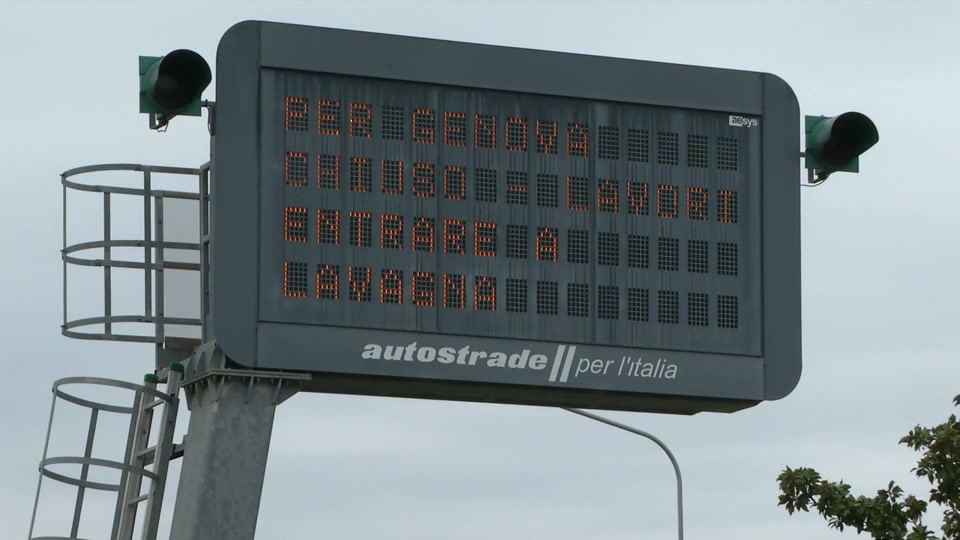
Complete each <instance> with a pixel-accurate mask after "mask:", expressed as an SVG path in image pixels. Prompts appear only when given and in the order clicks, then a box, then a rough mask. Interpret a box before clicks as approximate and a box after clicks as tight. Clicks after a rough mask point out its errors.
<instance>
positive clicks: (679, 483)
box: [564, 407, 683, 540]
mask: <svg viewBox="0 0 960 540" xmlns="http://www.w3.org/2000/svg"><path fill="white" fill-rule="evenodd" d="M564 410H565V411H570V412H572V413H573V414H579V415H580V416H584V417H586V418H589V419H591V420H596V421H597V422H600V423H603V424H607V425H608V426H613V427H615V428H617V429H622V430H624V431H629V432H630V433H633V434H634V435H640V436H641V437H646V438H647V439H650V440H651V441H653V442H654V443H656V445H657V446H659V447H660V449H661V450H663V451H664V453H665V454H667V457H668V458H670V463H672V464H673V472H674V473H676V475H677V538H678V540H683V479H682V478H681V476H680V464H679V463H677V458H676V457H674V455H673V452H671V451H670V449H669V448H667V445H666V444H664V443H663V441H661V440H660V439H658V438H657V437H655V436H654V435H652V434H650V433H647V432H646V431H643V430H642V429H637V428H635V427H631V426H628V425H626V424H621V423H620V422H616V421H614V420H610V419H609V418H604V417H602V416H598V415H596V414H593V413H589V412H587V411H584V410H581V409H568V408H566V407H564Z"/></svg>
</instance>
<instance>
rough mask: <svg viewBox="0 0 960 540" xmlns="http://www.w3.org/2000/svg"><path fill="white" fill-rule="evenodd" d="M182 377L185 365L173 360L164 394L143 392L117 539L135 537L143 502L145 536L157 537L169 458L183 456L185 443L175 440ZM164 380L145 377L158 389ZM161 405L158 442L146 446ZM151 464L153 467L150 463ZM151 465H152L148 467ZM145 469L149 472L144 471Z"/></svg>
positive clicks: (145, 539) (146, 383)
mask: <svg viewBox="0 0 960 540" xmlns="http://www.w3.org/2000/svg"><path fill="white" fill-rule="evenodd" d="M182 378H183V366H182V365H180V364H172V365H171V366H170V368H169V369H167V370H166V381H165V382H166V389H165V391H164V394H165V396H163V397H159V398H151V396H149V395H148V394H146V393H144V394H141V399H140V403H139V407H137V412H136V414H137V418H136V428H135V429H136V430H135V432H134V435H133V440H132V441H128V447H127V452H126V455H127V465H128V466H129V468H128V470H129V473H128V474H126V475H125V477H124V478H123V479H122V480H121V485H120V497H122V502H121V503H120V515H119V523H118V528H115V530H116V531H117V536H116V540H133V534H134V527H135V525H136V520H137V508H138V506H139V505H140V503H142V502H146V503H147V507H146V512H145V514H144V525H143V534H142V535H141V538H142V540H156V538H157V535H158V534H159V527H160V510H161V507H162V506H163V494H164V491H165V490H166V484H167V470H168V469H169V467H170V460H172V459H176V458H178V457H181V456H183V445H182V444H179V445H175V444H174V442H173V435H174V430H175V428H176V424H177V412H178V411H179V405H180V397H179V396H180V383H181V381H182ZM160 382H161V379H160V377H158V376H156V375H149V376H147V377H145V379H144V386H145V387H146V388H149V389H151V390H156V389H157V385H158V384H159V383H160ZM157 408H161V413H160V414H161V417H160V427H159V429H158V432H157V442H156V444H155V445H154V446H149V447H148V446H147V444H149V441H150V433H151V430H152V428H153V422H154V413H155V411H156V409H157ZM151 466H152V467H151ZM148 467H151V468H150V469H148ZM140 471H144V472H145V473H146V474H144V473H141V472H140ZM144 476H147V477H148V478H149V479H150V480H151V482H150V483H149V486H148V488H147V490H146V492H142V483H143V477H144Z"/></svg>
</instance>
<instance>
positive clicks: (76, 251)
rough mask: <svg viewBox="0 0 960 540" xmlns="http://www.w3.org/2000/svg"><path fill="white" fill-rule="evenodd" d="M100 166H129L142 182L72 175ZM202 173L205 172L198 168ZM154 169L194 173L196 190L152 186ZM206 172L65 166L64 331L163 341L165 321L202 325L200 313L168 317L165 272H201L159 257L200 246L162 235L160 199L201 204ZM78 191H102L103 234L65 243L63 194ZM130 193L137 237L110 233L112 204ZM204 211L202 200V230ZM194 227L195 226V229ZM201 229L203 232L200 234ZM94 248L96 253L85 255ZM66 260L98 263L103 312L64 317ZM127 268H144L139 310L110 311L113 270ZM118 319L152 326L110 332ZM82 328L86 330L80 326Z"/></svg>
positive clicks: (84, 336)
mask: <svg viewBox="0 0 960 540" xmlns="http://www.w3.org/2000/svg"><path fill="white" fill-rule="evenodd" d="M105 171H134V172H140V173H142V182H141V184H140V185H138V186H136V187H122V186H105V185H91V184H86V183H82V182H79V181H77V180H76V179H75V177H77V176H80V175H84V174H90V173H98V172H105ZM203 172H205V173H206V171H203ZM154 174H170V175H182V176H190V177H193V179H194V181H195V183H194V184H192V185H193V186H194V187H195V188H196V189H197V191H180V190H160V189H154V187H153V178H152V176H153V175H154ZM206 176H207V175H206V174H203V175H201V170H200V169H190V168H182V167H164V166H151V165H135V164H124V163H118V164H103V165H90V166H86V167H78V168H75V169H70V170H68V171H66V172H64V173H62V174H61V183H62V184H63V250H62V254H61V258H62V260H63V325H62V333H63V335H64V336H67V337H71V338H76V339H96V340H108V341H126V342H137V343H156V344H162V343H163V341H164V337H165V330H164V327H165V325H180V326H201V324H202V317H197V318H193V317H167V316H166V315H165V305H164V271H165V270H189V271H197V272H200V271H201V264H200V263H189V262H177V261H169V260H164V250H182V251H197V252H199V251H200V250H201V246H200V243H192V242H171V241H166V240H165V239H164V200H167V199H180V200H195V201H198V202H201V203H203V202H204V201H203V200H202V197H201V193H204V192H205V189H206V188H208V186H207V185H205V184H208V183H209V181H208V179H207V178H206ZM70 191H82V192H89V193H102V194H103V238H102V239H101V240H97V241H92V242H81V243H77V244H71V245H68V244H67V242H68V236H67V234H68V225H67V208H68V196H67V195H68V193H69V192H70ZM119 196H129V197H139V198H142V199H143V225H142V235H141V237H140V238H114V237H113V232H112V212H111V206H112V203H113V201H114V199H115V198H116V197H119ZM207 219H209V215H208V213H207V212H206V210H205V209H204V208H203V204H201V220H202V222H201V230H202V231H204V232H205V231H207V230H208V225H207V223H206V222H205V221H206V220H207ZM198 232H199V231H198ZM204 234H205V233H204ZM116 248H140V249H142V250H143V256H142V258H138V259H136V260H130V259H124V258H117V257H116V256H115V254H114V253H113V249H116ZM95 250H99V253H96V252H95V253H94V254H93V255H90V253H91V252H94V251H95ZM69 265H74V266H87V267H98V268H102V269H103V289H104V290H103V293H104V294H103V315H99V316H95V317H84V318H77V319H72V320H71V319H70V318H69V311H68V279H67V271H68V267H69ZM115 268H129V269H135V270H142V271H143V278H144V287H143V292H142V294H143V310H142V311H141V312H139V313H119V314H118V313H114V308H113V303H114V302H113V298H114V291H113V269H115ZM121 323H142V324H144V325H152V326H153V329H152V335H150V334H151V332H149V329H148V330H147V331H145V332H144V333H143V334H132V333H123V332H115V331H114V325H116V324H121ZM92 326H101V327H102V330H101V331H91V329H90V327H92ZM81 329H85V330H86V331H81Z"/></svg>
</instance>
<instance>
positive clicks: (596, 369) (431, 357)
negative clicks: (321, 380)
mask: <svg viewBox="0 0 960 540" xmlns="http://www.w3.org/2000/svg"><path fill="white" fill-rule="evenodd" d="M360 357H361V358H362V359H364V360H380V361H387V362H411V363H412V362H419V363H423V364H430V363H437V364H441V365H456V366H473V367H477V368H487V369H521V370H529V371H542V372H543V373H544V376H545V377H546V379H547V381H548V382H555V383H567V382H570V381H571V379H576V378H578V377H586V378H590V377H640V378H645V379H676V378H677V371H678V368H677V365H676V364H673V363H671V362H670V361H669V360H667V359H665V358H657V359H656V360H644V359H643V358H641V357H636V358H634V357H633V356H621V357H620V358H619V359H609V358H588V357H583V356H580V357H578V355H577V347H576V345H558V346H557V350H556V353H555V354H554V355H552V358H551V357H548V356H547V355H545V354H533V353H532V351H531V350H530V349H523V350H521V351H519V352H502V351H485V350H480V349H472V348H471V347H470V346H469V345H466V346H463V347H460V348H459V349H458V348H455V347H439V348H436V347H428V346H420V345H418V344H417V342H413V343H409V344H407V345H382V344H379V343H368V344H366V345H364V347H363V352H362V353H361V354H360ZM547 368H549V370H548V369H547Z"/></svg>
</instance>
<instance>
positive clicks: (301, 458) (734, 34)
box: [0, 0, 960, 540]
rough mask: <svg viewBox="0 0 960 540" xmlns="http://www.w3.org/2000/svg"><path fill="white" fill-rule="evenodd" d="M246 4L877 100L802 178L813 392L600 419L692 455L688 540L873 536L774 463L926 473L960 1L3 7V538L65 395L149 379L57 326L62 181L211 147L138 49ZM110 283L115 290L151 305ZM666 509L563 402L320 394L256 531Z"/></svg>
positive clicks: (946, 278) (277, 458) (634, 532)
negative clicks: (922, 444)
mask: <svg viewBox="0 0 960 540" xmlns="http://www.w3.org/2000/svg"><path fill="white" fill-rule="evenodd" d="M247 19H260V20H272V21H281V22H294V23H300V24H307V25H323V26H331V27H339V28H347V29H360V30H371V31H378V32H387V33H396V34H404V35H410V36H422V37H435V38H444V39H450V40H461V41H469V42H478V43H488V44H499V45H513V46H521V47H527V48H540V49H549V50H556V51H569V52H578V53H587V54H595V55H604V56H616V57H623V58H633V59H646V60H656V61H665V62H675V63H689V64H698V65H705V66H714V67H729V68H738V69H746V70H752V71H765V72H772V73H775V74H777V75H779V76H780V77H782V78H784V79H785V80H786V81H787V82H788V83H789V84H790V85H791V86H792V87H793V89H794V90H795V92H796V93H797V96H798V98H799V100H800V105H801V113H802V114H825V115H834V114H838V113H841V112H844V111H849V110H858V111H861V112H864V113H866V114H868V115H869V116H871V117H872V118H873V119H874V120H875V122H876V124H877V125H878V127H879V130H880V134H881V136H880V143H879V144H878V145H877V146H876V147H875V148H874V149H873V150H872V151H870V152H869V154H868V155H867V156H866V157H865V158H864V159H863V160H862V161H861V172H860V174H858V175H851V174H837V175H835V176H833V177H832V178H831V179H830V180H829V181H828V182H827V183H826V184H825V185H824V186H822V187H819V188H816V189H804V190H802V206H803V291H804V292H803V346H804V355H803V356H804V373H803V377H802V379H801V381H800V384H799V386H798V388H797V389H796V391H794V392H793V393H792V394H791V395H790V396H788V397H787V398H785V399H783V400H782V401H778V402H771V403H766V404H761V405H759V406H757V407H755V408H752V409H749V410H746V411H742V412H738V413H735V414H732V415H720V414H701V415H696V416H693V417H673V416H657V415H651V414H628V413H610V414H609V416H611V417H613V418H616V419H618V420H621V421H624V422H627V423H630V424H633V425H636V426H638V427H641V428H643V429H646V430H648V431H651V432H653V433H655V434H657V435H658V436H659V437H660V438H662V439H663V440H664V441H665V442H666V443H667V444H668V445H669V446H670V447H671V448H672V449H673V450H674V452H675V453H676V455H677V458H678V459H679V461H680V464H681V467H682V468H683V472H684V480H685V485H684V490H685V495H686V497H685V501H684V502H685V507H686V525H687V527H686V529H687V530H686V532H687V538H688V539H699V538H702V539H710V540H734V539H736V540H740V539H745V538H778V539H783V540H800V539H804V540H806V539H808V538H812V537H817V538H851V537H854V536H856V535H855V533H853V532H846V533H837V532H833V531H830V532H828V531H827V529H826V525H825V524H824V523H823V522H822V520H821V519H820V518H818V517H815V516H809V515H808V516H801V517H789V516H788V515H787V513H786V512H785V511H783V509H782V508H778V507H777V504H776V503H777V493H778V491H777V485H776V480H775V479H776V476H777V474H778V473H779V472H780V471H781V470H782V469H783V467H784V466H787V465H790V466H801V465H805V466H812V467H815V468H818V469H819V470H821V472H823V473H824V474H825V475H827V476H830V477H833V478H835V479H840V478H842V479H843V480H845V481H847V482H850V483H851V484H852V485H853V486H854V488H855V489H857V490H860V491H863V492H865V493H867V494H872V493H874V492H875V490H876V489H879V488H881V487H883V486H885V485H886V483H887V481H889V480H891V479H895V480H898V481H901V482H903V483H904V484H905V485H907V486H910V487H912V488H919V489H923V487H924V484H922V483H919V482H917V481H916V480H914V479H913V478H912V475H911V474H910V472H909V469H910V467H911V466H912V465H913V464H914V461H915V459H916V456H915V455H914V454H912V453H911V452H910V451H908V450H907V449H906V448H904V447H901V446H898V445H897V440H898V439H899V438H900V437H901V436H902V435H903V434H904V433H906V432H907V431H908V430H909V429H910V428H911V427H912V426H914V425H915V424H916V423H926V424H931V423H934V422H939V421H940V420H941V419H942V418H944V417H945V416H946V415H947V414H948V413H949V409H950V399H951V398H952V397H953V396H954V395H955V394H958V393H960V384H958V381H960V363H958V362H957V358H956V354H955V349H956V341H957V332H958V328H960V308H958V291H960V285H958V284H957V268H958V267H960V252H958V247H957V234H956V232H955V231H957V230H958V228H960V214H958V207H957V201H958V200H960V182H958V179H957V172H956V171H957V156H958V151H957V149H958V143H960V136H958V131H957V128H956V126H958V125H960V108H958V107H957V105H956V101H957V97H958V95H960V69H958V68H960V60H958V59H960V41H958V40H957V37H956V36H957V35H960V3H957V2H948V1H940V2H926V3H924V2H919V1H912V2H874V3H866V2H852V1H851V2H842V1H835V2H829V3H814V2H786V1H783V2H767V3H754V2H720V1H717V2H709V3H707V2H685V3H684V2H670V3H667V2H642V1H636V2H627V1H622V2H600V1H583V2H559V1H549V2H548V1H543V2H540V1H532V0H531V1H520V0H515V1H512V2H468V1H456V0H449V1H437V2H403V1H394V2H372V1H369V2H368V1H361V0H357V1H353V2H348V1H342V2H303V3H292V2H206V3H202V2H166V3H162V4H147V3H141V2H133V1H130V2H112V3H108V2H85V1H75V2H43V1H34V2H27V1H22V2H16V1H15V2H3V1H0V74H2V75H0V81H2V82H0V110H2V111H3V114H2V116H0V164H2V168H0V187H2V189H3V191H2V194H0V254H2V264H0V306H2V307H0V366H2V368H3V369H2V371H0V373H2V374H3V375H4V381H5V382H3V383H2V387H3V390H2V392H0V428H2V429H3V430H2V432H0V433H2V434H0V523H2V524H3V529H4V532H3V533H2V536H3V537H4V538H25V537H26V535H27V528H28V526H29V521H30V512H31V508H32V504H33V494H34V490H35V488H36V481H37V476H38V474H37V469H36V466H37V462H38V460H39V459H40V457H41V455H42V451H43V442H44V432H45V428H46V422H47V417H48V414H49V406H50V385H51V383H52V382H53V381H54V380H55V379H58V378H61V377H66V376H72V375H91V376H99V377H109V378H116V379H122V380H128V381H134V382H135V381H139V380H141V378H142V376H143V374H144V373H146V372H148V371H150V370H151V369H152V367H153V357H152V352H151V349H150V347H149V346H146V345H124V344H117V343H95V342H86V341H75V340H70V339H67V338H65V337H62V336H61V335H60V330H59V326H60V324H61V317H62V315H61V309H62V304H61V290H62V289H61V272H62V268H61V263H60V258H59V253H58V252H59V249H60V247H61V241H62V238H61V231H60V223H61V214H60V213H61V207H62V203H61V188H60V184H59V176H58V175H59V174H60V173H61V172H62V171H64V170H66V169H69V168H72V167H76V166H80V165H87V164H94V163H107V162H131V163H149V164H162V165H177V166H185V167H196V166H199V165H200V164H201V163H203V162H204V161H206V159H207V157H208V155H207V154H208V140H207V132H206V129H205V124H204V121H203V120H199V119H189V118H188V119H182V120H178V121H176V122H175V123H174V124H173V125H172V126H171V127H170V129H169V131H168V132H167V133H164V134H157V133H154V132H151V131H149V130H148V129H147V126H146V122H147V121H146V118H145V117H144V116H142V115H139V114H138V112H137V108H138V102H137V77H136V67H137V56H138V55H161V54H163V53H165V52H167V51H170V50H172V49H176V48H191V49H194V50H196V51H198V52H200V53H201V54H202V55H203V56H204V57H205V58H206V59H207V60H208V61H209V62H210V63H211V65H212V64H213V62H214V59H215V51H216V47H217V43H218V41H219V39H220V36H221V35H222V34H223V32H224V31H225V30H226V29H227V28H229V27H230V26H232V25H233V24H235V23H236V22H239V21H242V20H247ZM206 97H208V98H209V99H213V98H214V97H215V94H214V88H213V87H212V86H211V88H210V89H209V90H208V91H207V93H206ZM797 151H798V152H799V151H800V149H799V148H798V149H797ZM110 179H111V180H112V178H110ZM797 181H798V182H799V181H800V177H799V172H798V177H797ZM86 201H87V202H85V203H83V204H89V206H82V205H81V206H80V207H79V208H81V209H85V208H89V209H90V212H91V213H90V214H89V215H86V214H84V215H80V216H73V217H72V218H71V219H74V218H76V219H77V220H78V221H77V222H76V227H77V229H78V230H80V231H86V232H87V233H90V232H91V231H99V229H97V227H100V225H99V221H98V220H99V217H97V214H95V213H93V212H95V211H97V210H96V209H98V208H99V206H98V205H99V200H98V199H96V198H94V199H87V200H86ZM85 216H86V217H85ZM86 218H89V219H86ZM138 225H139V224H138V221H137V220H136V219H129V220H127V221H123V220H121V222H119V223H115V224H114V231H124V232H125V234H126V235H128V236H134V235H136V231H137V229H136V227H138ZM94 278H96V275H95V276H94ZM79 283H84V282H83V281H80V282H79ZM89 283H92V284H96V283H98V281H97V279H93V280H92V281H89ZM123 283H126V282H121V284H123ZM78 294H80V296H79V298H81V301H88V300H89V299H92V298H96V296H95V295H94V294H93V293H90V291H86V290H81V291H78ZM114 294H115V295H117V296H120V297H124V298H122V299H121V300H120V301H121V302H122V301H125V300H126V299H127V298H138V296H136V295H138V294H142V293H140V292H139V291H138V290H137V289H135V288H133V289H128V290H124V291H119V290H118V291H115V293H114ZM84 307H86V308H89V309H92V310H94V311H95V309H96V307H97V306H96V305H94V304H88V305H86V306H84ZM120 397H121V398H123V399H126V398H125V397H123V396H120ZM65 418H66V421H65V422H64V424H63V425H62V429H61V430H59V431H58V432H57V433H58V435H59V436H60V439H62V440H59V439H58V441H55V444H59V445H62V447H63V448H73V451H72V452H70V453H74V454H79V453H82V447H81V446H80V445H82V442H83V436H84V432H85V429H86V420H85V419H84V417H83V416H81V415H74V416H69V415H68V416H66V417H65ZM181 419H182V422H181V423H180V429H179V430H178V431H180V432H182V431H183V428H184V427H185V426H186V416H185V415H184V416H182V417H181ZM58 425H59V424H58ZM105 429H107V433H108V434H110V433H113V434H114V435H115V436H114V437H113V438H112V439H108V440H107V441H106V442H104V443H98V447H97V450H98V451H100V450H102V451H103V452H104V453H106V454H111V453H114V452H116V451H117V449H119V448H121V446H122V444H123V440H122V431H123V430H122V429H120V428H118V427H117V426H116V425H109V426H105ZM58 448H59V447H58ZM77 448H80V449H79V450H77ZM64 452H66V450H64ZM178 473H179V468H178V467H177V466H174V468H173V469H172V477H171V481H170V484H169V488H170V489H169V492H168V497H167V499H166V500H167V503H166V506H165V512H164V518H165V519H164V521H165V522H169V520H170V517H171V515H172V512H173V500H174V499H173V497H174V495H175V491H176V475H177V474H178ZM58 488H59V486H56V485H55V484H54V483H52V482H46V483H45V484H44V491H43V494H44V498H43V499H41V517H42V519H41V520H40V521H41V525H42V526H41V528H40V529H38V531H37V532H38V533H45V534H55V535H67V534H68V532H69V529H65V528H64V527H65V525H64V522H65V519H66V517H67V516H68V514H69V512H70V511H71V510H72V508H73V502H72V498H70V496H69V494H70V493H71V492H70V491H69V490H63V489H58ZM92 500H93V499H92ZM675 519H676V516H675V484H674V481H673V472H672V470H671V469H670V466H669V463H668V461H667V459H666V458H665V457H664V456H663V455H662V453H661V452H660V450H658V449H657V448H656V447H655V446H654V445H653V444H651V443H649V442H648V441H645V440H643V439H640V438H636V437H633V436H630V435H627V434H625V433H623V432H619V431H617V430H614V429H612V428H608V427H605V426H602V425H600V424H596V423H592V422H590V421H588V420H586V419H583V418H580V417H577V416H574V415H572V414H570V413H567V412H564V411H561V410H555V409H548V408H530V407H526V408H525V407H513V406H499V405H480V404H458V403H446V402H419V401H415V400H398V399H381V398H364V397H338V396H329V395H314V394H311V395H299V396H296V397H294V398H293V399H291V400H290V401H288V402H286V403H285V404H283V405H282V406H281V407H280V409H279V410H278V414H277V420H276V425H275V430H274V437H273V443H272V447H271V453H270V460H269V465H268V468H267V478H266V484H265V487H264V493H263V502H262V507H261V513H260V521H259V527H258V532H257V538H261V539H264V540H268V539H269V540H273V539H287V538H330V539H334V538H335V539H358V540H359V539H362V540H366V539H370V540H373V539H381V538H391V539H395V540H407V539H409V540H414V539H416V540H425V539H437V540H440V539H451V538H453V539H458V540H459V539H464V540H467V539H470V540H474V539H476V540H479V539H490V538H504V539H518V540H519V539H539V538H550V539H553V540H575V539H576V540H582V539H588V538H589V539H596V540H624V539H628V538H644V539H668V538H673V537H675V535H676V532H675ZM109 520H110V508H109V501H108V500H107V499H103V498H99V499H95V500H93V502H92V503H91V506H90V508H89V512H88V518H87V522H86V523H85V527H87V528H86V529H82V530H81V533H82V536H86V537H89V538H104V537H105V536H104V535H105V534H107V533H106V531H108V530H109V529H108V528H107V526H106V525H105V524H106V523H107V522H108V521H109ZM164 530H165V531H166V529H164ZM165 534H166V532H164V535H165Z"/></svg>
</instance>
